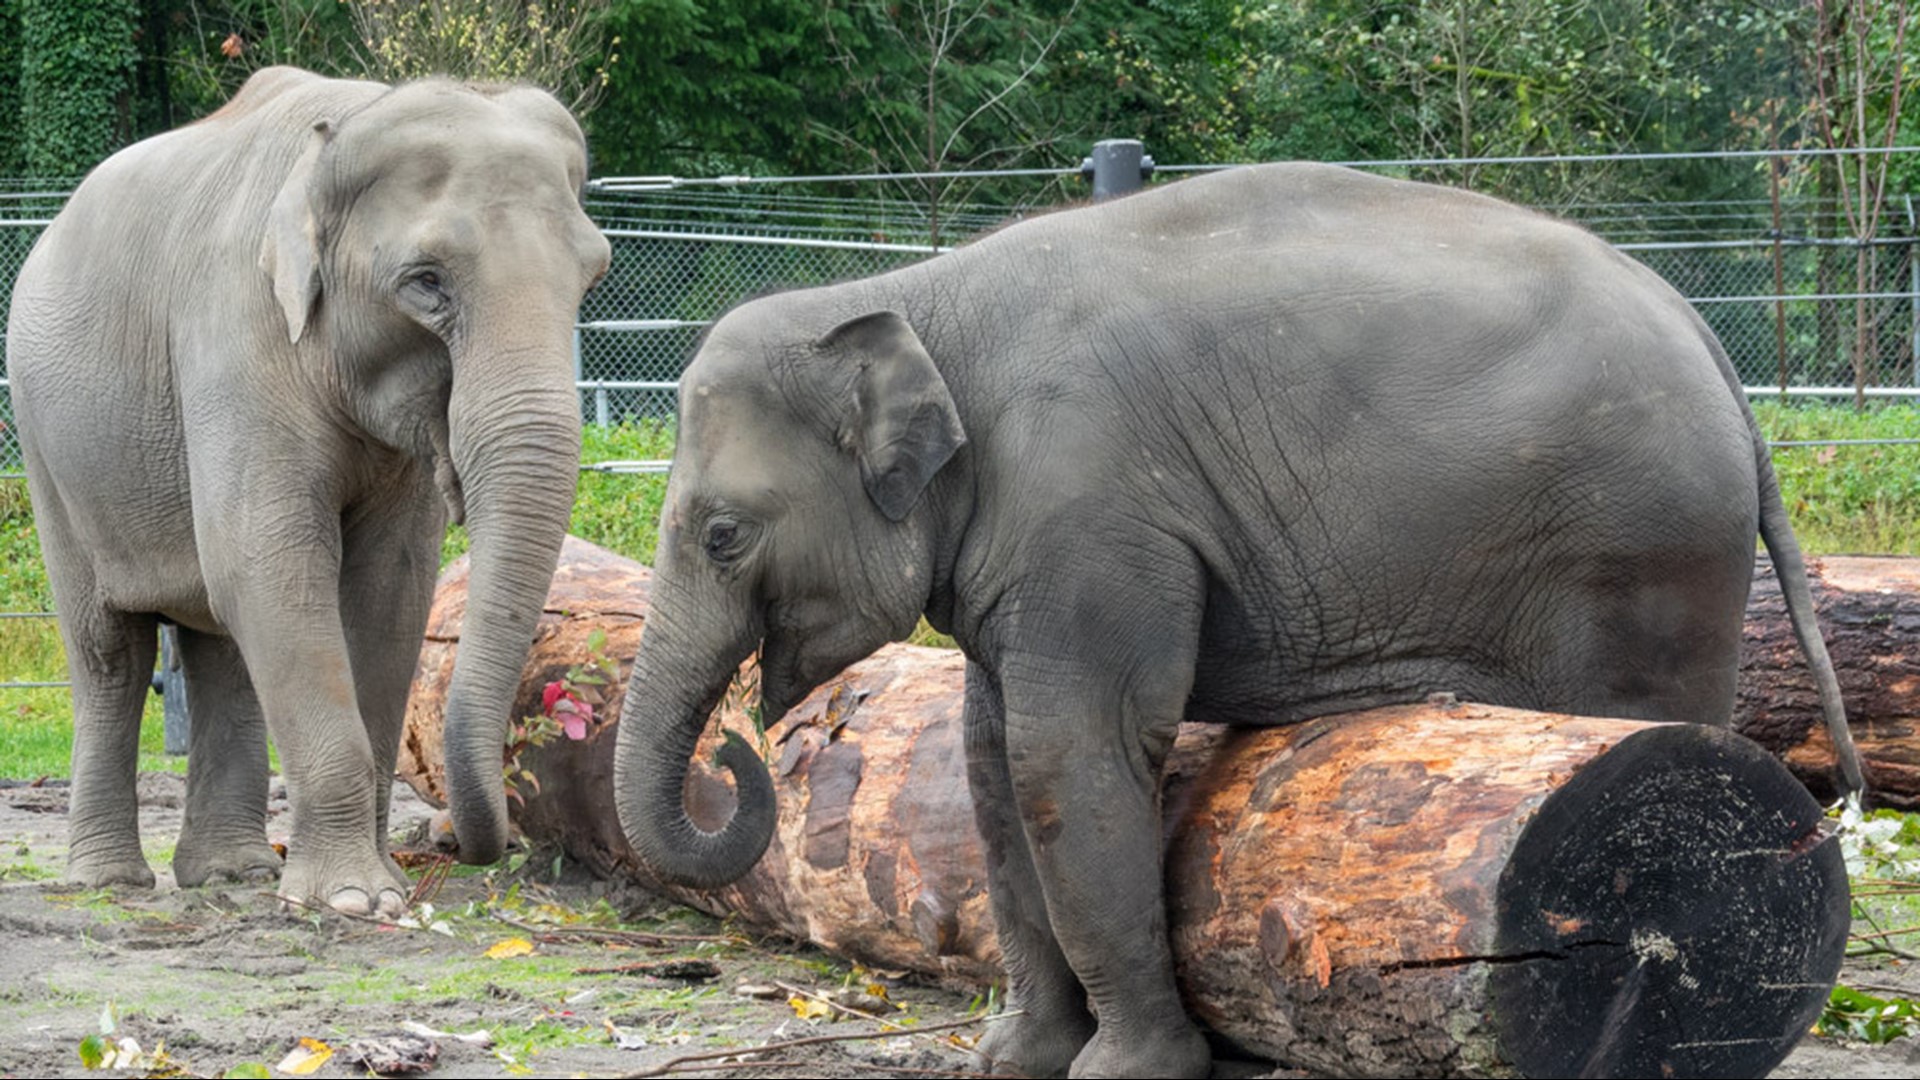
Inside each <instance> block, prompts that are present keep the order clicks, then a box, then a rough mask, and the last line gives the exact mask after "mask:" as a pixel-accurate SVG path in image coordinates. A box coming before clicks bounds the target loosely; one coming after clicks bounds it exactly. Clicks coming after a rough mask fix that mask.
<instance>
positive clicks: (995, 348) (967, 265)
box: [616, 165, 1857, 1076]
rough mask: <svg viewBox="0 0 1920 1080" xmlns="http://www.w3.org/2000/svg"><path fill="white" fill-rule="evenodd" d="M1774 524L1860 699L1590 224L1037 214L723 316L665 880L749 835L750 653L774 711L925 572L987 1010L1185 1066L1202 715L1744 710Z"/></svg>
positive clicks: (674, 526) (1245, 173)
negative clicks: (1187, 791)
mask: <svg viewBox="0 0 1920 1080" xmlns="http://www.w3.org/2000/svg"><path fill="white" fill-rule="evenodd" d="M1756 531H1758V532H1759V534H1760V535H1762V536H1763V537H1764V538H1765V540H1766V543H1767V545H1768V548H1769V549H1770V550H1771V551H1772V552H1773V555H1774V559H1775V561H1776V564H1777V565H1778V566H1779V567H1780V569H1781V572H1782V576H1783V579H1784V581H1785V583H1786V585H1787V588H1788V592H1789V595H1790V596H1791V597H1792V607H1793V611H1794V618H1795V622H1796V625H1797V626H1798V627H1799V628H1800V629H1801V630H1802V632H1803V635H1804V637H1803V640H1804V641H1805V642H1806V643H1807V644H1808V645H1809V646H1810V647H1811V649H1810V651H1811V653H1812V655H1813V656H1814V658H1815V662H1816V666H1817V667H1818V668H1819V669H1820V671H1821V674H1822V685H1823V686H1824V687H1826V688H1827V690H1828V692H1829V694H1830V695H1831V697H1830V701H1829V704H1830V706H1831V707H1832V709H1833V713H1832V714H1831V715H1833V716H1835V717H1837V716H1838V698H1837V694H1835V685H1834V682H1833V679H1832V675H1831V669H1830V666H1829V665H1827V664H1826V663H1825V652H1824V649H1823V648H1821V646H1820V643H1819V639H1818V635H1817V632H1815V631H1814V629H1813V627H1812V623H1811V615H1810V611H1811V608H1810V604H1809V600H1808V596H1807V591H1806V583H1805V580H1804V572H1803V570H1802V567H1801V563H1800V559H1799V555H1798V553H1797V549H1796V546H1795V543H1794V540H1793V536H1792V533H1791V531H1790V530H1789V528H1788V526H1787V522H1786V519H1785V516H1784V513H1783V511H1782V508H1781V504H1780V497H1779V492H1778V489H1777V487H1776V485H1775V481H1774V476H1773V473H1772V470H1771V467H1770V465H1769V463H1768V458H1767V451H1766V448H1765V446H1764V444H1763V442H1762V440H1761V439H1760V437H1759V434H1758V432H1757V429H1756V428H1755V426H1754V423H1753V419H1752V416H1751V414H1750V413H1749V412H1748V410H1747V408H1746V405H1745V403H1744V399H1743V398H1742V396H1741V394H1740V389H1739V386H1738V385H1737V382H1736V380H1735V378H1734V375H1733V372H1732V371H1731V369H1730V367H1729V365H1728V363H1727V361H1726V358H1725V356H1724V354H1723V353H1722V352H1721V350H1720V347H1719V345H1718V343H1717V342H1715V340H1714V338H1713V336H1712V334H1711V333H1710V332H1709V331H1708V330H1707V328H1706V327H1705V325H1704V324H1702V323H1701V322H1700V320H1699V319H1698V318H1697V317H1696V316H1695V315H1694V313H1693V312H1692V311H1691V309H1690V308H1689V307H1688V306H1687V304H1686V303H1685V302H1684V301H1683V300H1681V298H1680V297H1679V296H1678V295H1676V294H1675V293H1674V292H1673V290H1672V289H1670V288H1669V287H1667V286H1666V285H1665V284H1664V283H1663V282H1661V281H1660V279H1659V278H1657V277H1656V276H1655V275H1654V274H1652V273H1651V272H1649V271H1647V270H1646V269H1645V268H1643V267H1641V266H1639V265H1638V264H1636V263H1634V262H1632V261H1630V260H1629V259H1627V258H1625V257H1624V256H1622V255H1620V254H1618V253H1616V252H1615V251H1614V250H1612V249H1611V248H1610V247H1608V246H1607V245H1606V244H1605V243H1603V242H1601V241H1600V240H1598V239H1596V238H1594V237H1592V236H1590V235H1588V234H1586V233H1584V232H1581V231H1580V230H1578V229H1575V228H1571V227H1569V226H1567V225H1564V224H1561V223H1558V222H1555V221H1552V220H1550V219H1548V218H1545V217H1542V216H1539V215H1536V214H1533V213H1530V212H1527V211H1524V210H1520V209H1517V208H1515V207H1512V206H1509V205H1506V204H1503V203H1500V202H1497V201H1495V200H1492V199H1488V198H1484V197H1480V196H1476V195H1472V194H1467V193H1463V192H1459V191H1452V190H1447V189H1444V188H1438V187H1429V186H1424V185H1419V184H1410V183H1403V182H1399V181H1393V180H1386V179H1380V178H1377V177H1372V176H1367V175H1363V174H1360V173H1355V172H1350V171H1347V170H1343V169H1338V168H1332V167H1324V166H1314V165H1277V166H1267V167H1260V168H1249V169H1243V170H1236V171H1232V172H1227V173H1223V174H1220V175H1214V176H1209V177H1206V178H1202V179H1194V180H1188V181H1185V182H1183V183H1179V184H1174V185H1171V186H1168V187H1165V188H1163V189H1160V190H1156V191H1154V192H1151V193H1148V194H1143V195H1139V196H1135V197H1133V198H1130V199H1126V200H1122V201H1119V202H1115V203H1110V204H1106V205H1102V206H1098V207H1093V208H1089V209H1084V210H1078V211H1073V212H1069V213H1062V214H1056V215H1051V216H1047V217H1043V218H1040V219H1037V220H1034V221H1031V222H1028V223H1025V224H1020V225H1016V226H1014V227H1011V228H1008V229H1006V230H1004V231H1002V232H1000V233H998V234H996V235H994V236H992V237H990V238H988V239H985V240H982V241H980V242H978V243H976V244H973V245H971V246H968V247H965V248H962V249H960V250H958V251H956V252H954V253H952V254H950V255H946V256H943V257H941V258H939V259H936V260H932V261H929V262H926V263H924V264H921V265H918V266H914V267H911V268H908V269H905V270H901V271H898V272H895V273H891V274H888V275H885V276H882V277H878V278H874V279H871V280H866V281H858V282H853V283H849V284H844V285H838V286H832V287H829V288H823V289H812V290H807V291H802V292H794V293H789V294H785V295H778V296H772V297H768V298H765V299H761V300H756V301H754V302H752V303H749V304H746V305H744V306H742V307H740V308H738V309H736V310H734V311H733V312H731V313H730V314H728V315H727V316H726V317H725V318H723V319H722V320H721V321H720V322H719V323H718V324H717V325H716V326H715V327H714V328H713V329H712V331H711V333H710V334H709V336H708V338H707V340H706V342H705V343H704V345H703V346H702V348H701V350H700V352H699V355H698V357H697V358H696V359H695V361H694V362H693V364H692V366H691V367H690V368H689V369H688V370H687V372H686V375H685V378H684V381H683V383H682V389H681V411H680V428H679V446H678V448H677V451H676V455H675V464H674V470H673V475H672V479H671V481H670V483H669V485H668V493H667V500H666V504H665V507H664V510H663V517H662V521H661V526H660V546H659V556H658V564H657V574H656V577H655V579H654V586H653V588H654V593H653V608H652V616H651V618H650V619H649V621H648V626H647V634H646V638H645V641H644V644H643V645H642V647H641V650H640V655H639V659H638V661H637V664H638V668H637V671H636V675H635V678H634V681H633V684H632V685H633V686H634V687H635V689H634V690H633V691H632V696H630V697H629V699H628V702H627V705H626V706H625V716H624V720H623V722H622V724H621V725H620V728H621V730H620V742H619V755H618V773H617V780H616V783H617V785H618V788H619V807H620V817H621V821H622V823H623V825H624V827H625V829H626V832H627V835H628V837H629V839H630V840H631V842H632V843H633V846H634V848H635V849H636V850H637V851H638V852H639V853H640V854H641V855H642V857H643V858H644V859H645V860H647V861H648V862H649V863H650V864H652V865H653V866H654V867H656V868H657V869H658V870H659V871H660V872H662V873H663V874H665V875H666V876H668V877H671V878H674V879H676V880H679V881H682V882H687V883H690V884H695V885H702V886H715V885H719V884H721V883H723V882H726V881H728V880H730V879H732V878H734V877H736V876H738V875H740V874H742V873H743V872H745V871H746V870H747V869H749V868H750V867H751V866H752V865H753V863H754V862H755V861H756V860H757V859H758V858H759V856H760V854H761V852H762V850H763V848H764V846H765V844H766V843H767V840H768V836H769V830H770V825H771V819H772V807H771V800H772V794H771V788H770V785H769V783H768V781H767V778H766V773H765V770H764V767H763V766H762V765H761V764H760V762H759V761H758V760H757V759H756V758H754V756H753V755H752V754H751V752H748V751H746V750H745V748H744V746H742V745H739V744H736V745H734V746H732V747H730V748H729V749H728V750H727V751H725V752H724V753H723V761H724V763H725V764H727V765H728V766H729V767H730V768H731V769H732V771H733V773H734V777H735V781H736V783H737V784H738V786H739V789H740V808H739V810H738V811H737V812H736V814H735V816H734V818H733V820H732V821H731V822H730V823H729V824H728V825H727V826H726V827H725V828H724V829H723V830H721V831H719V832H705V831H703V830H701V829H700V828H699V827H698V826H696V825H695V824H694V823H693V822H692V821H691V820H690V819H689V818H688V816H687V813H686V811H685V809H684V808H683V805H682V782H683V779H684V777H685V775H686V770H687V765H688V757H689V754H690V752H691V750H692V748H693V745H694V740H695V738H696V736H697V735H698V734H699V731H700V729H701V727H702V725H704V724H705V723H706V720H707V716H708V711H709V709H710V708H711V707H712V706H713V705H714V703H715V701H716V699H717V698H719V696H720V695H721V693H722V691H723V690H724V689H725V688H726V686H727V684H728V679H729V677H730V676H731V675H732V674H733V672H734V669H735V667H736V666H737V665H738V664H739V663H740V662H741V661H742V660H743V659H744V658H746V657H747V656H748V655H749V654H751V653H752V652H753V651H754V650H755V649H756V648H757V649H759V650H760V651H761V679H762V688H763V693H764V695H765V718H766V720H767V721H768V722H769V723H771V722H773V721H775V720H777V719H778V718H779V717H780V716H781V714H782V713H783V712H784V711H785V710H786V709H788V708H789V707H791V706H792V705H794V704H795V703H796V702H797V701H799V700H800V698H801V697H802V696H803V695H804V694H805V693H807V691H808V690H809V689H811V688H812V687H814V686H815V685H817V684H818V683H820V682H821V681H822V680H823V679H826V678H828V677H829V676H831V675H832V674H834V673H835V672H836V671H838V670H839V669H840V668H841V667H842V666H843V665H845V664H847V663H849V662H851V661H853V660H856V659H858V658H860V657H861V656H863V655H865V654H866V653H868V652H869V651H871V650H872V649H874V648H875V647H877V646H878V645H880V644H881V643H883V642H886V641H890V640H897V639H899V638H902V637H904V636H906V635H907V634H908V632H909V631H911V630H912V629H913V627H914V625H915V620H916V618H917V617H918V616H919V615H921V614H922V613H923V612H924V613H925V615H926V617H927V619H928V620H929V621H930V622H931V623H932V624H933V625H934V626H935V627H937V628H939V629H942V630H944V631H947V632H949V633H951V634H952V635H953V636H954V638H955V639H956V640H957V641H958V642H959V643H960V646H961V648H962V649H964V650H965V652H966V655H967V659H968V661H969V665H968V669H967V691H966V710H965V712H966V743H967V749H968V780H969V782H970V785H971V788H972V792H973V796H974V800H975V803H976V806H977V807H978V815H979V817H978V823H979V826H980V829H981V832H982V834H983V836H984V839H985V841H986V844H987V851H988V863H989V874H990V878H991V894H992V902H993V911H994V917H995V920H996V923H997V925H998V929H999V935H1000V943H1001V946H1002V949H1003V951H1004V953H1005V957H1006V965H1007V972H1008V976H1009V981H1010V991H1011V992H1010V994H1009V1004H1010V1006H1012V1007H1016V1008H1018V1009H1021V1010H1023V1015H1021V1016H1019V1017H1018V1018H1016V1019H1010V1020H1007V1021H1004V1022H1001V1023H998V1024H995V1025H993V1026H992V1027H991V1028H990V1029H989V1032H988V1034H987V1036H986V1037H985V1038H984V1039H983V1040H982V1047H983V1049H984V1051H985V1052H986V1053H987V1054H988V1055H989V1056H990V1057H992V1058H994V1059H996V1060H998V1061H1001V1062H1005V1063H1010V1064H1013V1065H1015V1066H1017V1067H1018V1068H1020V1069H1021V1070H1022V1071H1024V1072H1027V1073H1029V1074H1031V1075H1047V1074H1054V1073H1058V1072H1061V1071H1065V1070H1067V1069H1068V1067H1069V1065H1071V1067H1072V1071H1073V1073H1074V1074H1076V1075H1108V1074H1125V1075H1137V1076H1199V1075H1205V1073H1206V1071H1207V1067H1208V1052H1207V1047H1206V1044H1205V1042H1204V1041H1203V1040H1202V1038H1201V1036H1200V1034H1199V1033H1198V1032H1197V1031H1196V1030H1195V1028H1194V1027H1193V1025H1192V1024H1191V1022H1190V1021H1189V1020H1188V1019H1187V1017H1186V1015H1185V1013H1184V1012H1183V1011H1182V1009H1181V1006H1180V1001H1179V999H1178V997H1177V995H1176V991H1175V987H1174V981H1173V976H1172V969H1171V965H1170V962H1169V954H1168V946H1167V942H1166V916H1165V912H1164V908H1163V903H1162V896H1161V862H1160V857H1161V837H1160V828H1159V822H1160V816H1159V814H1158V813H1157V812H1156V809H1155V800H1156V796H1157V783H1158V777H1159V772H1160V767H1161V763H1162V760H1163V757H1164V755H1165V754H1166V751H1167V748H1168V744H1169V743H1170V741H1171V740H1172V738H1173V735H1174V729H1175V726H1176V725H1177V724H1178V723H1179V722H1180V721H1182V720H1198V721H1212V722H1220V723H1228V724H1243V725H1267V724H1284V723H1288V722H1292V721H1298V720H1301V719H1304V718H1307V717H1312V716H1323V715H1327V714H1331V713H1338V712H1341V711H1343V710H1349V709H1360V708H1366V707H1370V706H1377V705H1384V704H1389V703H1395V702H1407V701H1413V700H1418V699H1420V698H1422V697H1423V696H1425V695H1427V694H1429V693H1432V692H1437V691H1451V692H1453V693H1455V694H1458V695H1460V696H1462V697H1464V698H1470V699H1474V700H1480V701H1489V702H1498V703H1504V704H1509V705H1516V706H1524V707H1531V708H1536V709H1553V710H1566V711H1571V712H1578V713H1590V714H1596V715H1606V716H1620V717H1644V718H1650V719H1658V720H1696V721H1709V722H1715V723H1724V722H1726V721H1727V720H1728V719H1729V717H1730V714H1731V710H1732V703H1733V694H1734V678H1735V671H1736V658H1737V657H1736V654H1737V651H1738V648H1739V643H1740V633H1741V622H1742V609H1743V607H1744V604H1745V600H1746V595H1747V589H1748V583H1749V580H1750V577H1751V574H1752V571H1753V560H1754V536H1755V533H1756ZM1835 735H1836V738H1844V736H1845V731H1844V727H1841V728H1836V729H1835ZM1856 786H1857V778H1856ZM1089 1002H1091V1005H1092V1008H1091V1009H1089ZM1096 1014H1097V1016H1098V1025H1097V1027H1096V1023H1095V1016H1096Z"/></svg>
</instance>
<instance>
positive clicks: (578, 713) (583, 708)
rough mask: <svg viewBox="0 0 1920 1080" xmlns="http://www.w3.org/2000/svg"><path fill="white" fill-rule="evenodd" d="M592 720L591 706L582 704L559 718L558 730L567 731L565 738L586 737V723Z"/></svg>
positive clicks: (576, 739)
mask: <svg viewBox="0 0 1920 1080" xmlns="http://www.w3.org/2000/svg"><path fill="white" fill-rule="evenodd" d="M592 720H593V706H591V705H586V704H582V705H580V706H579V707H578V708H576V709H572V710H569V711H568V712H567V714H566V715H565V716H563V717H561V718H560V730H561V731H564V732H566V733H567V738H569V739H573V740H575V741H578V740H580V739H584V738H586V737H587V724H588V723H590V722H591V721H592Z"/></svg>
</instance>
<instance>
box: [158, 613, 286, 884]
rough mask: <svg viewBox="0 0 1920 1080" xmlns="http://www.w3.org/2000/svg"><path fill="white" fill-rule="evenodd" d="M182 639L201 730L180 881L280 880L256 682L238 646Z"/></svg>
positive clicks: (190, 780) (184, 632) (192, 759)
mask: <svg viewBox="0 0 1920 1080" xmlns="http://www.w3.org/2000/svg"><path fill="white" fill-rule="evenodd" d="M178 635H179V641H180V663H181V667H182V668H183V669H184V671H185V673H186V678H187V711H188V714H189V715H191V716H192V717H193V727H192V736H191V738H192V745H191V747H190V748H189V751H188V755H187V811H186V817H185V820H184V821H183V822H182V823H181V826H180V845H179V847H177V848H176V849H175V850H174V853H173V876H174V880H175V881H177V882H179V883H180V885H182V886H183V887H187V888H192V887H195V886H199V885H205V884H208V883H210V882H217V881H234V882H240V883H263V882H268V881H272V880H274V879H275V878H277V877H279V876H280V856H279V855H278V854H276V853H275V852H274V850H273V848H272V846H270V845H269V844H268V843H267V832H266V829H267V780H268V772H269V768H268V764H267V725H266V720H265V719H264V718H263V717H262V716H261V713H260V699H259V697H258V696H256V695H255V693H254V690H253V680H252V678H250V677H249V676H248V674H247V665H246V662H245V661H244V660H242V659H241V657H240V649H239V647H238V646H236V645H235V644H234V643H233V641H232V639H230V638H226V637H222V636H217V635H213V634H203V633H198V632H196V631H193V630H189V629H187V628H186V627H180V628H179V630H178Z"/></svg>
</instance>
